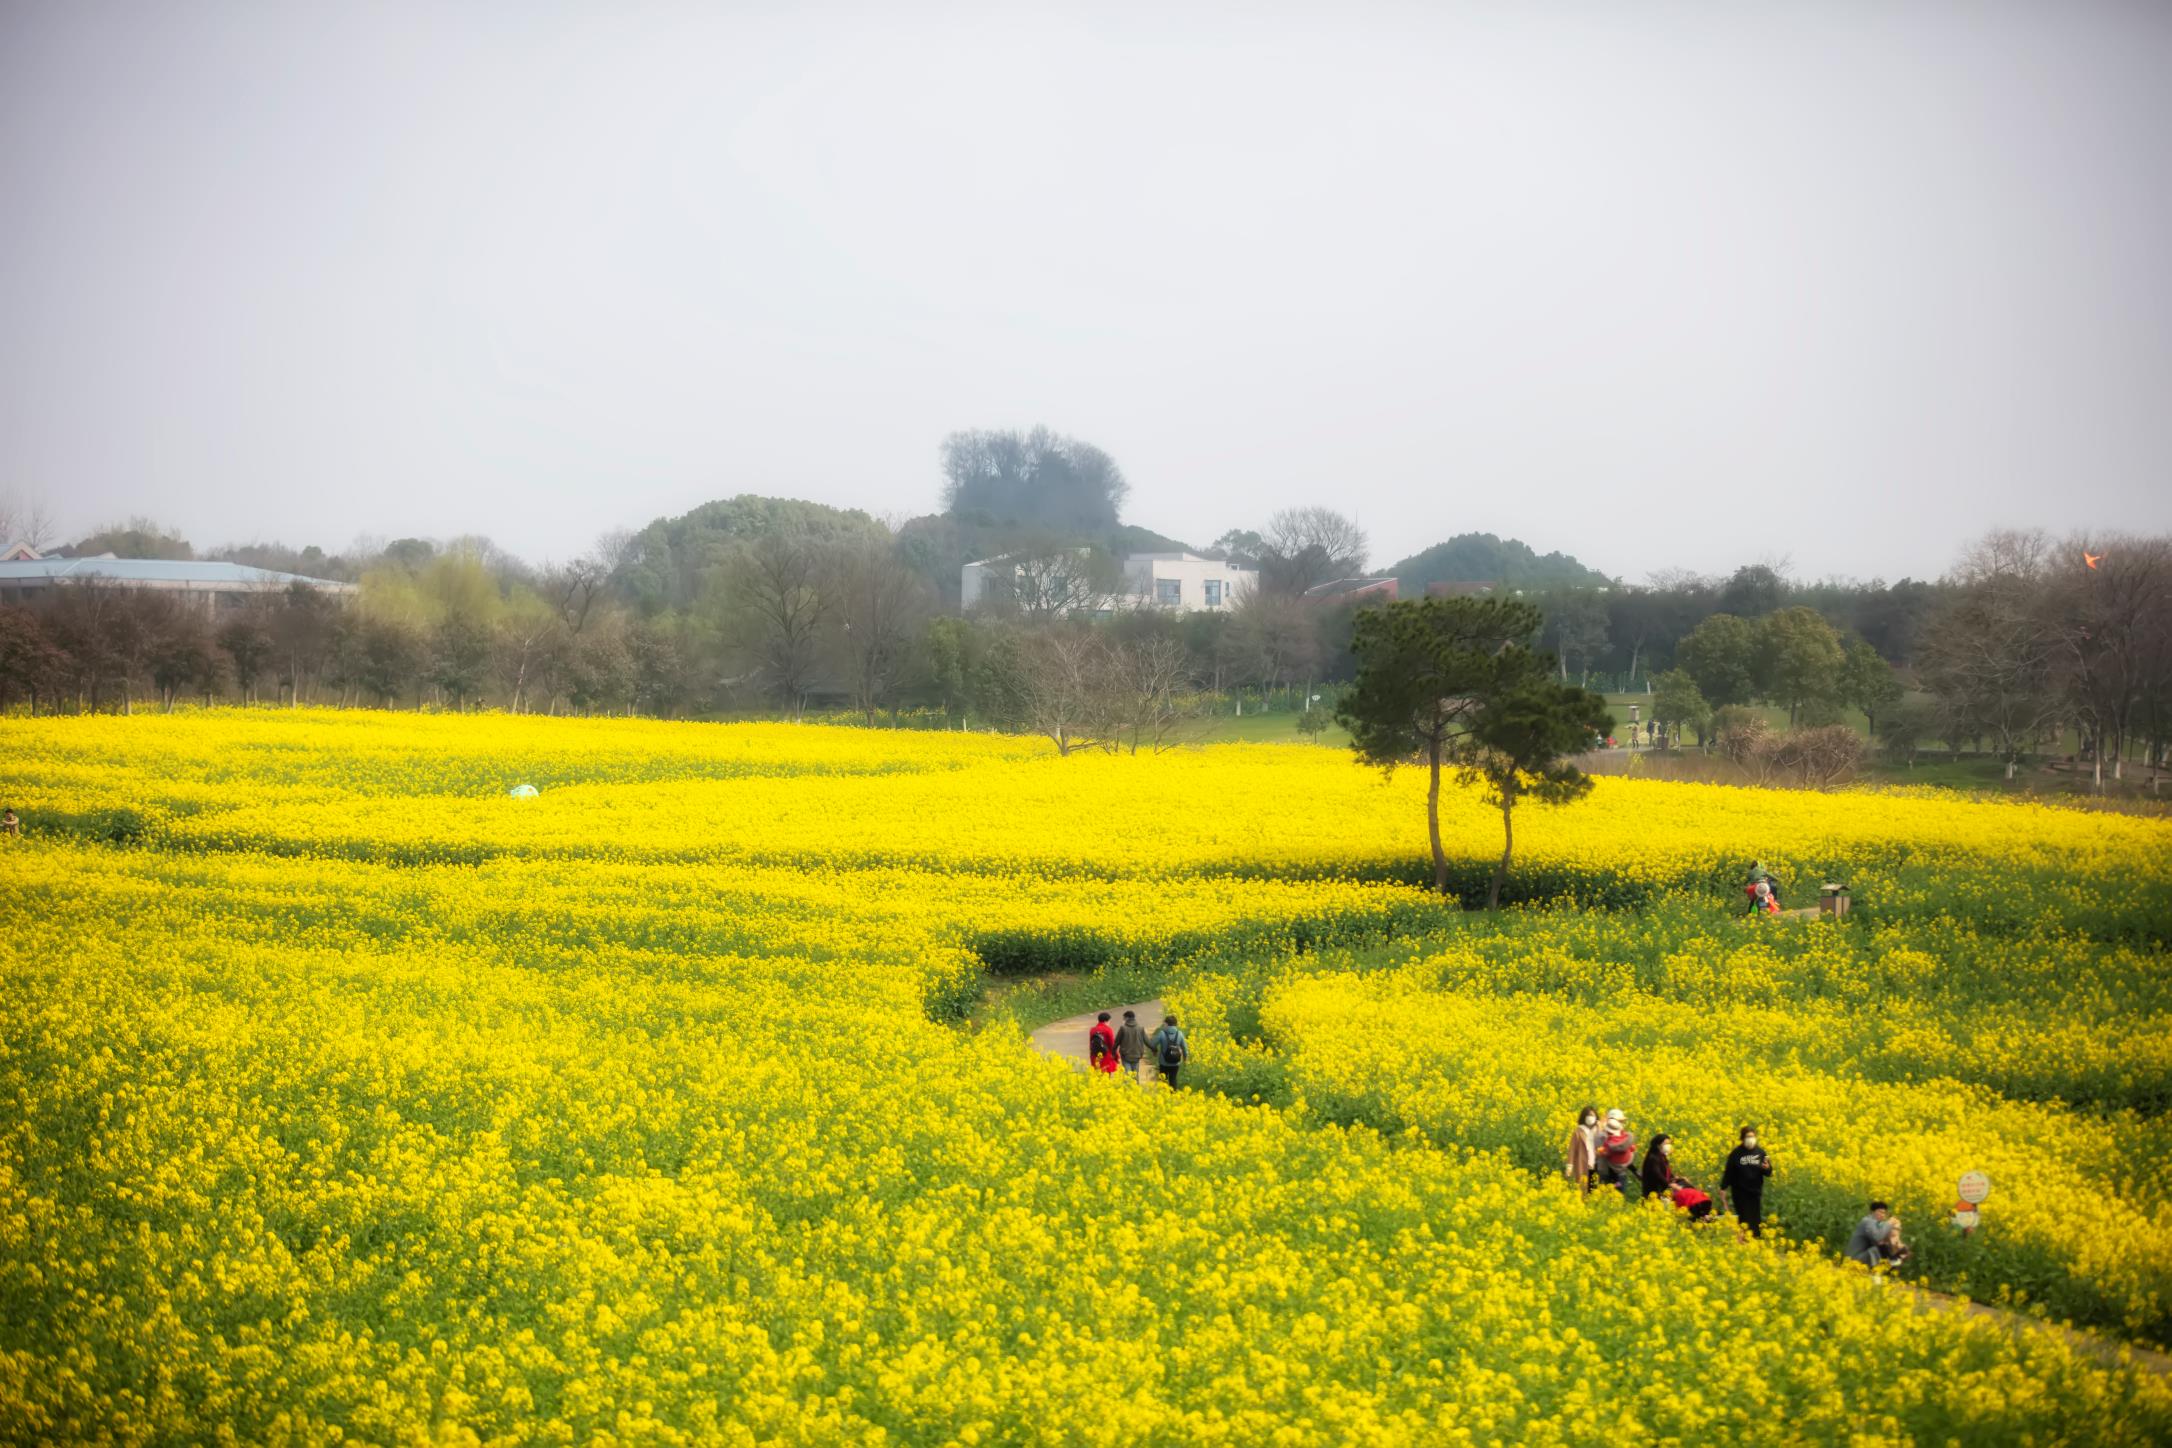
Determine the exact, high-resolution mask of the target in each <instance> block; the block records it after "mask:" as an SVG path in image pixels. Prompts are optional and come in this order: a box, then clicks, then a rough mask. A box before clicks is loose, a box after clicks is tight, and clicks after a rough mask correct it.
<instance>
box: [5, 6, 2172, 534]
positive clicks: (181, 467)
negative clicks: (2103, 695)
mask: <svg viewBox="0 0 2172 1448" xmlns="http://www.w3.org/2000/svg"><path fill="white" fill-rule="evenodd" d="M2168 142H2172V4H2164V3H2133V4H2103V3H2082V0H2061V3H2057V4H2041V3H2022V4H1999V3H1989V0H1956V3H1950V4H1933V3H1905V0H1877V3H1863V4H1852V3H1845V0H1814V3H1802V4H1778V3H1768V4H1744V3H1713V4H1696V5H1690V4H1684V5H1668V4H1662V3H1654V0H1640V3H1636V4H1620V3H1600V4H1590V5H1575V4H1546V3H1529V4H1506V3H1503V4H1499V5H1485V6H1453V5H1444V4H1440V3H1431V4H1416V5H1391V4H1364V3H1327V0H1321V3H1316V4H1311V5H1303V6H1286V7H1277V6H1271V5H1260V4H1245V5H1210V4H1188V5H1176V6H1170V5H1154V6H1147V5H1140V6H1129V5H1123V4H1091V5H1077V6H1050V7H1036V6H1031V5H1023V4H1008V5H1003V6H1000V7H989V8H964V7H949V6H937V5H934V4H921V3H913V0H897V3H891V4H887V5H882V6H869V7H864V8H860V7H844V6H835V7H816V6H784V5H730V4H724V3H676V4H673V3H625V0H613V3H603V0H597V3H593V4H584V5H567V4H552V3H538V0H502V3H490V0H460V3H455V4H445V3H427V4H423V3H416V4H405V3H373V4H367V5H363V4H351V5H320V4H295V3H291V0H288V3H267V4H253V3H252V4H236V3H216V0H190V3H187V4H171V3H141V4H136V3H130V4H118V3H106V0H52V3H47V0H29V3H26V0H0V491H7V490H13V491H16V492H18V493H21V492H29V493H41V494H43V495H44V496H45V498H46V499H47V500H48V501H49V502H50V503H51V505H52V506H53V507H54V508H55V510H56V511H57V512H58V513H59V514H60V516H61V518H62V520H63V522H64V523H65V524H66V525H67V527H68V528H70V529H72V530H78V531H80V530H82V529H85V528H88V527H89V526H91V525H93V524H95V523H98V522H102V521H105V520H108V519H112V518H116V517H119V516H122V515H125V514H131V513H145V514H150V515H152V516H155V517H157V518H160V519H163V520H166V521H168V522H170V523H172V524H174V525H176V526H178V527H179V528H181V529H182V530H183V531H184V532H185V533H187V534H188V535H189V536H190V537H191V538H193V539H194V540H195V541H197V542H198V543H199V544H207V543H215V542H220V541H225V540H229V539H233V540H246V539H252V538H264V539H270V538H277V539H282V540H285V541H287V542H290V543H295V544H301V543H306V542H316V543H321V544H324V545H325V546H328V547H337V546H339V545H341V544H343V543H345V542H346V541H347V540H348V539H350V538H351V537H353V536H354V535H356V534H357V533H363V532H368V533H378V534H390V535H399V534H423V535H436V536H444V535H450V534H455V533H463V532H480V533H487V534H489V535H491V536H492V537H494V538H496V539H497V540H498V541H499V542H500V543H502V544H504V545H506V546H507V547H509V548H511V549H513V550H514V551H516V552H520V553H523V554H526V555H528V556H530V557H534V558H541V557H544V556H555V557H563V556H566V555H569V554H572V553H576V552H579V551H581V550H582V549H583V548H585V547H586V546H587V545H588V543H589V542H590V541H591V540H592V539H593V538H594V537H595V536H596V535H597V534H599V533H601V532H602V531H604V530H606V529H608V528H612V527H616V526H630V525H638V524H640V523H642V522H645V521H646V520H648V519H649V518H650V517H653V516H655V515H657V514H659V513H675V512H680V511H683V510H684V509H686V508H687V507H689V506H691V505H693V504H695V503H697V502H700V501H701V500H703V499H706V498H711V497H721V496H727V495H730V494H733V493H738V492H761V493H778V494H789V495H795V496H802V497H808V498H814V499H817V500H820V501H824V502H830V503H836V504H841V505H850V506H858V507H863V508H867V509H870V510H872V511H875V512H878V513H885V514H911V513H917V512H923V511H929V510H931V509H932V508H934V507H935V506H936V505H937V504H936V500H937V488H938V483H939V474H938V469H937V457H936V449H937V445H938V443H939V441H940V440H941V438H942V436H943V435H944V434H945V433H946V432H948V431H951V430H952V429H955V428H961V427H976V426H980V427H990V426H1020V427H1023V426H1030V425H1031V424H1033V423H1036V422H1045V423H1047V424H1048V425H1050V426H1051V427H1054V428H1057V429H1058V430H1060V431H1064V432H1069V433H1073V434H1076V435H1078V436H1080V437H1084V438H1087V439H1089V440H1091V441H1093V442H1095V443H1098V444H1099V445H1101V446H1102V447H1104V448H1106V449H1107V450H1108V451H1109V452H1110V453H1112V454H1113V455H1114V456H1115V457H1116V458H1117V460H1118V461H1119V462H1120V463H1121V464H1122V466H1123V467H1124V470H1125V472H1126V473H1127V475H1128V476H1129V477H1130V479H1131V482H1132V487H1133V493H1132V501H1131V504H1130V506H1129V508H1128V510H1127V516H1128V517H1129V519H1130V520H1131V521H1134V522H1139V523H1144V524H1146V525H1148V526H1150V527H1154V528H1158V529H1160V530H1162V531H1164V532H1168V533H1172V534H1175V535H1177V536H1180V537H1184V538H1187V539H1189V540H1191V541H1193V542H1195V543H1204V542H1206V541H1208V540H1211V539H1212V538H1213V537H1214V536H1215V535H1216V534H1218V533H1220V532H1221V531H1223V530H1224V529H1225V528H1229V527H1232V526H1241V525H1256V524H1257V523H1258V521H1259V520H1261V519H1262V518H1264V516H1265V515H1266V514H1267V513H1268V512H1269V511H1270V510H1272V509H1274V508H1276V507H1280V506H1283V505H1286V504H1296V503H1309V502H1326V503H1330V504H1334V505H1337V506H1340V507H1343V508H1345V509H1347V510H1350V511H1354V512H1356V513H1357V514H1358V515H1359V517H1360V519H1361V521H1362V522H1363V523H1364V524H1365V525H1366V526H1367V527H1368V528H1369V529H1370V530H1371V532H1372V534H1373V537H1374V542H1375V557H1376V561H1378V562H1381V563H1387V562H1392V561H1393V560H1394V559H1396V558H1398V557H1400V556H1402V555H1403V554H1405V553H1408V552H1410V551H1413V550H1415V549H1416V548H1418V547H1421V546H1424V545H1425V544H1428V543H1431V542H1434V541H1437V540H1439V539H1441V538H1443V537H1446V536H1448V535H1450V534H1453V533H1458V532H1464V531H1469V530H1474V529H1475V530H1487V531H1493V532H1499V533H1503V534H1513V535H1515V536H1518V537H1521V538H1523V539H1525V540H1527V541H1528V542H1530V543H1531V544H1532V545H1533V546H1535V547H1537V548H1539V549H1540V550H1541V551H1545V550H1548V549H1553V548H1560V549H1565V550H1568V551H1570V552H1573V553H1576V554H1577V555H1579V556H1580V557H1582V558H1583V559H1584V560H1585V561H1587V562H1589V563H1592V564H1594V565H1595V566H1598V567H1601V568H1604V569H1606V570H1608V571H1610V572H1615V573H1621V574H1626V575H1628V576H1631V577H1641V576H1643V575H1644V574H1645V573H1647V572H1648V571H1649V570H1651V569H1653V568H1655V567H1659V566H1662V565H1668V564H1681V565H1688V566H1691V567H1696V568H1702V569H1711V570H1717V569H1724V568H1729V567H1732V566H1733V565H1735V564H1737V563H1740V562H1743V561H1746V560H1751V559H1756V558H1760V557H1765V556H1768V555H1778V554H1788V555H1791V556H1792V557H1793V559H1794V561H1795V565H1796V567H1797V569H1798V571H1801V572H1804V573H1807V574H1812V575H1816V574H1822V573H1827V572H1844V573H1855V574H1860V575H1865V576H1868V575H1871V574H1885V575H1887V576H1898V575H1900V574H1904V573H1913V574H1915V575H1918V576H1923V575H1928V574H1935V573H1937V572H1939V571H1940V570H1942V569H1943V568H1944V567H1945V566H1946V564H1947V563H1948V562H1949V561H1950V559H1951V557H1952V555H1953V553H1954V551H1955V547H1956V544H1957V543H1958V541H1959V540H1961V539H1962V538H1964V537H1966V536H1968V535H1970V534H1973V533H1975V532H1978V531H1980V530H1981V529H1982V528H1983V527H1985V526H1987V525H1990V524H1992V523H2042V524H2046V525H2049V526H2053V527H2060V528H2063V527H2067V526H2078V525H2083V524H2089V525H2095V526H2130V527H2149V528H2166V527H2172V486H2168V483H2172V284H2168V280H2167V267H2168V265H2172V197H2168V195H2167V192H2168V187H2172V159H2168V158H2172V147H2168Z"/></svg>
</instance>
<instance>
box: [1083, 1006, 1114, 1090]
mask: <svg viewBox="0 0 2172 1448" xmlns="http://www.w3.org/2000/svg"><path fill="white" fill-rule="evenodd" d="M1086 1064H1087V1065H1089V1066H1091V1067H1093V1068H1094V1069H1095V1070H1096V1071H1099V1072H1101V1073H1102V1074H1103V1075H1106V1076H1114V1075H1115V1074H1116V1032H1115V1031H1113V1030H1111V1029H1110V1028H1109V1013H1108V1012H1107V1011H1103V1012H1102V1013H1101V1014H1100V1016H1099V1017H1098V1018H1097V1019H1096V1020H1095V1021H1094V1028H1093V1029H1092V1030H1090V1031H1088V1032H1087V1033H1086Z"/></svg>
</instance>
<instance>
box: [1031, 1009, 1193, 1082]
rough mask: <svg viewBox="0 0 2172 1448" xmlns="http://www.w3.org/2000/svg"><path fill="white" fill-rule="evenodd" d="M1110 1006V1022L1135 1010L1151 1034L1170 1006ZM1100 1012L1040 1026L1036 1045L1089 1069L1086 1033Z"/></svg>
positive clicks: (1116, 1023) (1115, 1022)
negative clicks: (1126, 1012)
mask: <svg viewBox="0 0 2172 1448" xmlns="http://www.w3.org/2000/svg"><path fill="white" fill-rule="evenodd" d="M1107 1009H1108V1013H1109V1024H1110V1025H1112V1026H1120V1025H1122V1024H1123V1023H1124V1012H1125V1011H1133V1012H1136V1013H1137V1015H1138V1017H1139V1024H1140V1025H1141V1026H1143V1027H1145V1028H1146V1033H1147V1034H1148V1035H1150V1036H1151V1035H1153V1034H1154V1032H1155V1030H1156V1029H1157V1028H1158V1027H1159V1026H1160V1025H1161V1018H1162V1016H1163V1015H1165V1014H1166V1013H1167V1008H1166V1007H1164V1006H1163V1005H1162V1003H1161V1002H1160V1001H1158V1000H1152V1001H1128V1002H1126V1003H1125V1004H1123V1005H1120V1006H1115V1005H1112V1006H1109V1007H1108V1008H1107ZM1099 1014H1100V1012H1099V1011H1087V1012H1086V1013H1084V1014H1083V1015H1076V1016H1066V1017H1064V1019H1062V1020H1060V1021H1054V1022H1051V1023H1050V1024H1048V1025H1045V1026H1043V1027H1041V1028H1040V1029H1039V1030H1038V1031H1035V1032H1034V1033H1033V1044H1034V1047H1035V1048H1036V1049H1037V1050H1040V1051H1043V1052H1046V1053H1047V1054H1048V1055H1051V1056H1059V1057H1061V1058H1062V1059H1064V1060H1066V1061H1069V1062H1070V1063H1071V1064H1072V1065H1074V1066H1076V1067H1078V1068H1079V1069H1080V1070H1081V1071H1084V1070H1085V1069H1087V1061H1086V1033H1087V1032H1088V1031H1090V1030H1092V1029H1093V1028H1094V1017H1095V1016H1097V1015H1099Z"/></svg>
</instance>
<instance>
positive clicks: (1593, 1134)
mask: <svg viewBox="0 0 2172 1448" xmlns="http://www.w3.org/2000/svg"><path fill="white" fill-rule="evenodd" d="M1561 1170H1562V1175H1564V1176H1566V1177H1567V1178H1568V1179H1569V1180H1570V1181H1572V1182H1574V1183H1576V1185H1577V1186H1579V1187H1581V1188H1582V1189H1583V1191H1584V1194H1585V1195H1586V1196H1589V1195H1590V1194H1591V1182H1592V1178H1593V1177H1594V1176H1596V1175H1597V1174H1598V1171H1599V1108H1598V1107H1596V1106H1587V1107H1585V1108H1584V1109H1583V1110H1582V1111H1579V1112H1577V1113H1576V1125H1575V1126H1573V1127H1571V1128H1569V1161H1568V1165H1567V1166H1565V1167H1563V1168H1562V1169H1561Z"/></svg>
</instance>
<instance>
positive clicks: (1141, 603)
mask: <svg viewBox="0 0 2172 1448" xmlns="http://www.w3.org/2000/svg"><path fill="white" fill-rule="evenodd" d="M1258 585H1259V570H1258V569H1257V568H1246V567H1243V566H1242V565H1240V564H1236V563H1231V562H1229V561H1228V560H1227V559H1222V558H1203V557H1201V556H1200V555H1199V554H1197V553H1132V554H1128V555H1126V557H1125V558H1124V592H1125V593H1126V595H1128V599H1127V601H1128V602H1130V603H1131V604H1132V605H1133V606H1134V607H1140V608H1168V609H1174V610H1176V611H1177V612H1178V613H1227V612H1228V611H1229V610H1230V609H1233V608H1235V607H1236V606H1237V600H1238V599H1240V598H1242V597H1243V596H1244V595H1245V594H1247V593H1250V592H1251V591H1252V590H1253V589H1254V588H1256V587H1257V586H1258Z"/></svg>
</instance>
